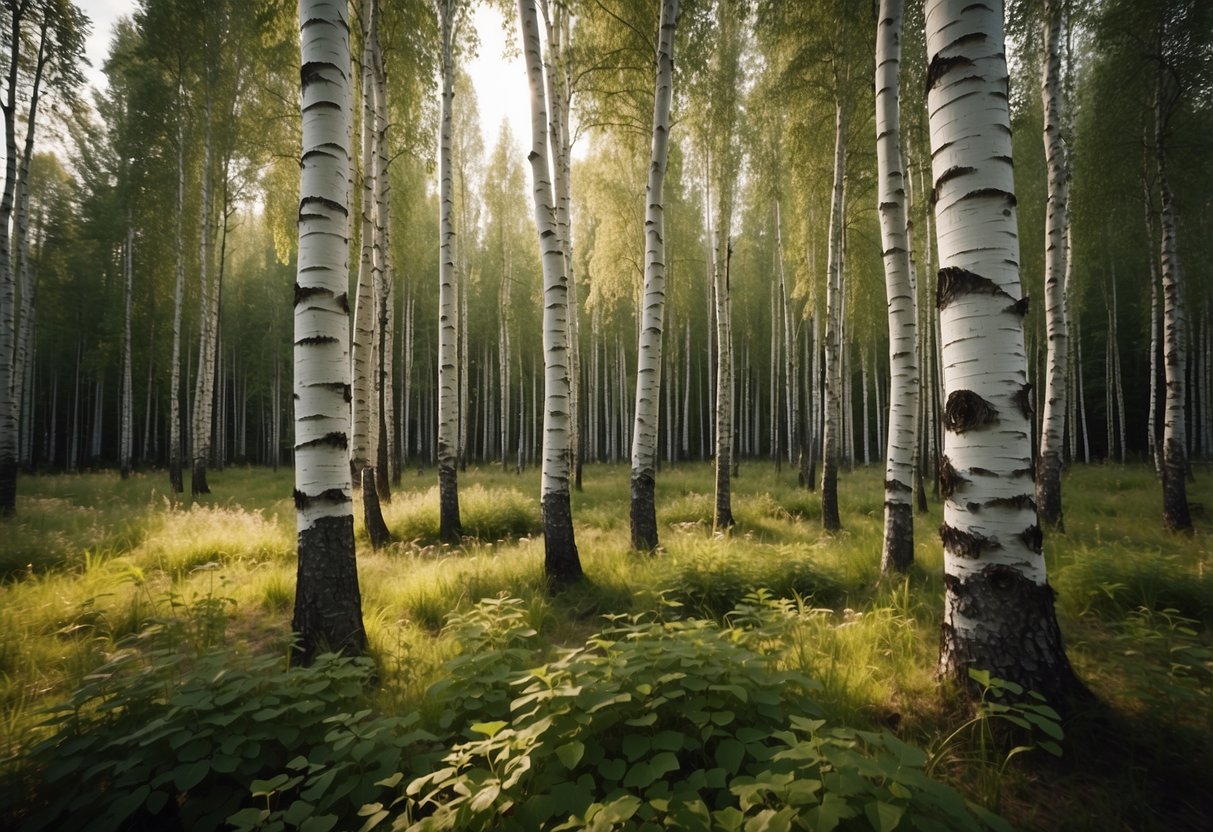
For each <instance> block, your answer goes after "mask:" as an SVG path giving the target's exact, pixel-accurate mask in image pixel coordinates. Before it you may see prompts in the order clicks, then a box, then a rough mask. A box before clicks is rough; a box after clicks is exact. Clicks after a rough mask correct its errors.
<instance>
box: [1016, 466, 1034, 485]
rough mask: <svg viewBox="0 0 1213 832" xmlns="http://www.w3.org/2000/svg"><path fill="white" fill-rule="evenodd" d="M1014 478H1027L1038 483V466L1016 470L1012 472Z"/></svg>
mask: <svg viewBox="0 0 1213 832" xmlns="http://www.w3.org/2000/svg"><path fill="white" fill-rule="evenodd" d="M1011 476H1012V477H1027V478H1028V479H1030V480H1031V481H1032V482H1036V466H1035V465H1034V464H1033V465H1029V466H1028V467H1027V468H1016V469H1015V470H1014V471H1012V472H1011Z"/></svg>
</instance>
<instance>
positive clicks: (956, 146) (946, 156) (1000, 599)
mask: <svg viewBox="0 0 1213 832" xmlns="http://www.w3.org/2000/svg"><path fill="white" fill-rule="evenodd" d="M925 21H926V38H927V54H928V67H929V68H928V72H927V106H928V111H929V114H930V137H931V157H932V174H933V178H934V183H935V189H934V190H935V197H936V203H935V218H936V234H937V241H938V249H939V264H940V271H939V284H938V287H939V288H938V298H937V299H938V307H939V316H940V328H941V332H942V343H941V347H942V353H943V367H944V376H943V381H944V394H945V405H944V428H945V437H944V456H943V459H942V462H941V467H942V471H941V477H942V492H943V496H944V501H945V502H944V525H943V526H942V528H941V531H940V536H941V538H942V541H943V546H944V586H945V600H944V620H943V628H942V638H941V642H940V659H939V662H940V665H939V670H940V675H941V676H942V677H944V678H946V679H951V680H954V681H955V682H957V683H959V684H960V685H962V686H965V687H970V686H971V685H972V683H971V681H970V680H969V677H968V671H969V670H970V669H984V670H987V671H989V672H990V673H991V674H992V675H994V676H997V677H999V678H1002V679H1007V680H1010V681H1013V682H1016V683H1018V684H1020V685H1022V686H1023V687H1024V689H1025V690H1035V691H1038V692H1039V693H1041V694H1042V695H1044V696H1045V697H1046V698H1047V699H1048V700H1049V701H1050V702H1051V703H1053V705H1054V706H1061V707H1064V706H1065V705H1066V703H1067V702H1068V701H1069V700H1070V698H1071V697H1072V696H1073V695H1074V694H1076V693H1078V692H1079V691H1081V690H1082V685H1081V682H1079V681H1078V679H1077V677H1075V675H1074V672H1073V670H1072V669H1071V667H1070V663H1069V660H1068V659H1067V658H1066V654H1065V651H1064V649H1063V647H1062V639H1061V631H1060V629H1059V628H1058V625H1057V618H1056V614H1055V612H1054V609H1053V598H1054V594H1055V593H1054V592H1053V589H1052V587H1051V586H1049V583H1048V580H1047V576H1046V574H1045V562H1044V556H1043V554H1042V534H1041V530H1040V526H1039V525H1038V523H1037V517H1036V509H1035V504H1034V503H1033V500H1032V459H1031V444H1030V436H1031V426H1030V416H1031V414H1030V409H1029V408H1030V399H1029V393H1030V388H1029V387H1028V386H1027V367H1026V356H1025V351H1024V331H1023V315H1024V312H1025V311H1026V309H1025V305H1026V304H1025V303H1024V301H1023V299H1022V292H1021V286H1020V279H1019V244H1018V238H1017V227H1016V216H1015V197H1014V182H1013V176H1012V164H1011V128H1010V116H1009V112H1008V100H1007V66H1006V58H1005V53H1004V46H1003V22H1002V9H1001V7H1000V5H999V4H993V5H992V6H986V5H975V4H970V3H968V2H967V0H929V1H928V2H927V4H926V10H925ZM970 689H971V688H970Z"/></svg>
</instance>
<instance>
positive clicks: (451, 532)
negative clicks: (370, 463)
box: [438, 0, 463, 545]
mask: <svg viewBox="0 0 1213 832" xmlns="http://www.w3.org/2000/svg"><path fill="white" fill-rule="evenodd" d="M454 5H455V4H454V0H442V2H441V3H440V4H439V10H440V12H441V16H442V18H441V22H442V121H441V131H440V133H439V143H438V183H439V194H438V206H439V207H438V211H439V217H438V220H439V236H440V243H439V245H440V253H439V257H438V517H439V520H438V523H439V537H440V538H441V539H442V541H443V542H444V543H449V544H452V545H458V543H459V540H460V538H461V537H462V535H463V529H462V527H461V525H460V522H459V486H458V480H457V477H458V463H459V460H458V456H459V386H458V385H459V363H458V362H459V355H458V353H459V343H458V329H457V327H456V317H457V316H458V314H459V310H458V306H457V304H456V296H455V289H456V287H455V280H456V277H455V228H454V224H453V218H452V213H453V211H454V210H455V193H454V192H455V184H454V180H453V179H452V174H451V107H452V105H453V101H454V98H455V65H454V56H453V54H452V48H453V45H452V39H453V37H454V26H455V8H454Z"/></svg>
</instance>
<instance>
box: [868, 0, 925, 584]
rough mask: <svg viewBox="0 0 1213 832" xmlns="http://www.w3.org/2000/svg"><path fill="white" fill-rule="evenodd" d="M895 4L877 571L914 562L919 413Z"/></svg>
mask: <svg viewBox="0 0 1213 832" xmlns="http://www.w3.org/2000/svg"><path fill="white" fill-rule="evenodd" d="M903 5H904V4H903V2H902V0H881V3H880V17H879V20H878V22H877V29H876V161H877V166H878V169H879V178H878V182H879V186H878V187H879V194H878V196H877V203H878V207H879V213H880V238H881V249H882V251H883V256H884V276H885V294H886V296H887V298H888V303H889V376H890V383H889V439H888V445H887V450H886V453H885V476H884V547H883V550H882V552H881V558H880V571H881V572H883V573H886V574H887V573H889V572H906V571H908V570H909V568H910V566H911V564H913V563H914V509H913V505H912V504H911V502H910V498H911V497H912V496H913V493H914V451H915V448H916V447H917V445H918V437H917V435H916V432H915V427H916V423H917V416H918V361H917V348H918V326H917V316H918V309H917V305H916V304H915V298H914V285H913V281H912V279H911V272H910V244H909V240H908V235H907V233H906V232H907V222H906V201H905V177H904V173H903V171H902V158H901V138H900V136H901V126H900V122H901V119H900V113H899V111H898V110H899V98H898V90H899V83H900V77H901V31H902V9H903Z"/></svg>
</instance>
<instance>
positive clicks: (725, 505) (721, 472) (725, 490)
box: [712, 457, 737, 532]
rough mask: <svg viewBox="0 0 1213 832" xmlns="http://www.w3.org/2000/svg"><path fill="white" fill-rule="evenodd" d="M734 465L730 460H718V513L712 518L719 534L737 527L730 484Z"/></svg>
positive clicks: (718, 458) (713, 525) (714, 527)
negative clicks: (730, 474) (730, 475)
mask: <svg viewBox="0 0 1213 832" xmlns="http://www.w3.org/2000/svg"><path fill="white" fill-rule="evenodd" d="M731 470H732V465H731V464H730V462H729V460H728V459H727V458H726V459H721V458H720V457H717V458H716V512H715V514H714V515H713V517H712V528H713V529H715V530H716V531H718V532H721V531H726V530H728V529H731V528H733V526H735V525H737V521H736V520H734V519H733V489H732V486H731V483H730V482H729V472H730V471H731Z"/></svg>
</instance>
